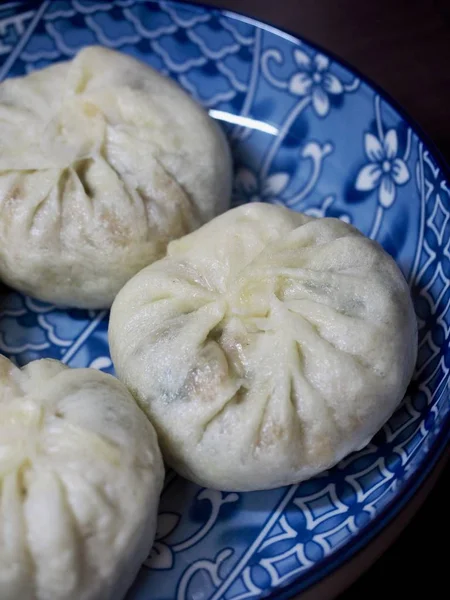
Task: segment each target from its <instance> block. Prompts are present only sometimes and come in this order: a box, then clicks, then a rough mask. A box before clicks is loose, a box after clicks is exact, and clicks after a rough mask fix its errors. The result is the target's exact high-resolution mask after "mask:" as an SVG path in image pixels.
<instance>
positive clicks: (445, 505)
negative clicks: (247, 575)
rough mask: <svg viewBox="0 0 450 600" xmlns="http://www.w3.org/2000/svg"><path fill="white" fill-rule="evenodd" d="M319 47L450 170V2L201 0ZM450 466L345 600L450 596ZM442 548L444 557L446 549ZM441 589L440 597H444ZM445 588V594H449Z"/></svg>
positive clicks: (441, 0) (388, 599)
mask: <svg viewBox="0 0 450 600" xmlns="http://www.w3.org/2000/svg"><path fill="white" fill-rule="evenodd" d="M203 4H209V5H213V6H218V7H222V8H227V9H229V10H235V11H238V12H241V13H245V14H247V15H249V16H252V17H255V18H257V19H262V20H264V21H266V22H269V23H271V24H273V25H276V26H278V27H281V28H285V29H288V30H289V31H290V32H291V33H294V34H297V35H298V36H299V37H302V36H304V37H305V38H306V39H309V40H311V41H312V42H315V43H316V44H319V45H321V46H322V47H323V48H325V49H328V50H330V51H332V52H333V53H334V54H336V55H337V56H339V57H342V58H343V59H345V60H346V61H347V62H349V63H350V64H352V65H354V66H355V67H357V69H358V70H359V71H361V72H362V73H364V74H366V75H367V76H368V77H369V78H370V79H372V80H373V81H375V82H376V83H378V84H379V85H380V86H381V87H382V88H384V89H385V90H386V91H387V92H388V93H389V94H390V95H391V96H392V97H393V98H395V99H396V100H397V102H399V103H400V104H401V105H402V106H403V107H404V108H405V110H406V111H407V112H408V113H409V114H410V116H411V117H413V118H414V119H415V120H416V121H417V122H418V123H419V125H420V126H421V127H422V129H424V131H426V133H428V135H429V136H430V137H431V138H432V139H433V140H434V142H435V143H436V144H437V146H438V148H439V149H440V150H441V152H442V154H443V155H444V157H445V158H446V160H447V162H448V163H449V164H450V0H203ZM449 490H450V466H447V468H446V469H445V470H444V472H443V474H442V475H441V476H440V478H439V481H438V484H437V485H436V486H435V488H434V490H433V491H432V492H431V494H430V496H429V497H428V499H427V500H426V502H425V504H424V505H423V506H422V508H421V509H420V510H419V511H418V513H417V514H416V515H415V516H414V518H413V520H412V522H411V523H410V524H409V525H408V526H407V528H406V529H405V530H404V532H403V533H402V534H401V535H400V537H399V538H398V540H397V541H396V542H395V543H394V544H393V545H392V546H391V547H390V549H389V550H387V551H386V552H385V553H384V555H383V556H382V558H381V559H379V560H378V562H377V563H375V565H374V566H373V567H371V568H370V569H369V570H368V571H367V573H366V574H364V575H363V576H362V577H361V578H360V579H359V580H358V581H357V582H356V583H355V584H353V585H352V586H351V587H350V588H349V589H348V591H346V592H345V593H344V594H342V595H341V596H340V597H339V600H356V599H358V600H360V599H361V598H366V597H367V595H368V594H370V598H374V599H378V598H380V599H381V598H386V599H387V600H391V599H395V600H396V599H397V598H408V597H415V596H416V595H418V594H420V593H424V592H425V593H426V594H427V596H428V597H429V598H444V597H448V577H449V566H448V565H447V562H448V560H447V555H448V551H447V546H446V542H447V540H448V538H449V536H450V493H449ZM441 548H442V551H441ZM441 590H442V591H441ZM444 590H447V591H444Z"/></svg>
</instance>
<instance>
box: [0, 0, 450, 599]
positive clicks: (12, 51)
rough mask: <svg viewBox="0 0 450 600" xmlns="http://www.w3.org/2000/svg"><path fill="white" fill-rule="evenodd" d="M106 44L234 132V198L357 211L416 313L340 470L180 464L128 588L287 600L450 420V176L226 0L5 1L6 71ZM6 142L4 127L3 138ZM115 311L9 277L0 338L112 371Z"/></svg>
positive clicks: (402, 479) (357, 540)
mask: <svg viewBox="0 0 450 600" xmlns="http://www.w3.org/2000/svg"><path fill="white" fill-rule="evenodd" d="M87 44H103V45H105V46H109V47H112V48H116V49H120V50H121V51H123V52H127V53H129V54H132V55H133V56H135V57H137V58H139V59H141V60H143V61H145V62H147V63H148V64H150V65H152V66H153V67H156V68H157V69H159V70H160V71H162V72H163V73H166V74H167V75H169V76H170V77H173V78H174V79H175V80H176V81H178V82H179V83H180V84H181V85H182V86H183V87H184V88H185V89H186V90H188V92H189V93H190V94H192V95H193V96H194V97H195V98H197V100H198V101H199V102H201V103H202V104H203V105H204V106H206V107H207V108H208V109H209V111H210V113H211V115H212V116H213V117H214V118H216V119H218V120H220V121H221V123H222V124H223V126H224V128H225V129H226V131H227V133H228V136H229V140H230V144H231V146H232V149H233V154H234V158H235V187H234V198H233V202H234V203H235V204H238V203H241V202H246V201H252V200H262V201H265V202H277V203H281V204H285V205H286V206H289V207H290V208H293V209H295V210H300V211H305V212H307V213H309V214H311V215H316V216H321V215H326V216H333V217H339V218H341V219H345V220H346V221H349V222H351V223H354V224H355V225H356V226H357V227H359V229H361V231H363V232H364V233H365V234H367V235H370V236H371V237H373V238H376V239H377V240H378V241H379V242H380V243H381V244H382V245H383V246H384V248H385V249H386V250H387V251H388V252H390V253H391V254H392V255H393V256H394V257H395V259H396V260H397V262H398V263H399V265H400V267H401V268H402V270H403V272H404V274H405V276H406V278H407V279H408V281H409V282H410V285H411V288H412V291H413V295H414V299H415V306H416V310H417V316H418V319H419V326H420V351H419V361H418V366H417V371H416V375H415V378H414V381H413V382H412V384H411V386H410V388H409V391H408V395H407V396H406V398H405V399H404V401H403V402H402V404H401V406H400V407H399V409H398V410H397V412H396V413H395V414H394V416H393V417H392V418H391V419H390V421H389V422H388V423H387V425H386V426H385V427H384V428H383V430H382V431H381V432H380V433H379V434H378V435H377V436H376V438H375V439H374V440H373V442H372V443H371V444H369V446H367V448H365V449H364V450H362V451H361V452H358V453H357V454H353V455H351V456H350V457H348V458H347V459H346V460H344V461H343V462H342V463H340V464H339V465H338V466H337V467H336V468H334V469H333V470H331V471H329V472H327V473H323V474H322V475H320V476H318V477H316V478H314V479H312V480H310V481H307V482H305V483H302V484H300V485H294V486H291V487H288V488H282V489H276V490H272V491H268V492H255V493H241V494H237V493H221V492H217V491H211V490H207V489H202V488H200V487H198V486H196V485H193V484H191V483H188V482H186V481H185V480H183V479H181V478H179V477H177V476H175V475H174V474H173V473H169V474H168V476H167V481H166V486H165V489H164V493H163V496H162V501H161V509H160V511H161V512H160V516H159V525H158V532H157V537H156V542H155V545H154V548H153V550H152V552H151V554H150V556H149V558H148V560H147V562H146V564H145V566H144V567H143V568H142V570H141V572H140V574H139V577H138V579H137V581H136V583H135V585H134V587H133V589H132V590H131V592H130V594H129V600H144V599H147V600H148V599H149V598H152V600H172V599H177V600H244V599H251V598H261V597H266V596H270V597H271V598H287V597H289V596H291V595H292V594H294V593H296V592H299V591H302V590H305V589H307V588H308V587H309V586H311V585H312V584H313V583H314V582H315V581H317V580H318V579H319V578H321V577H323V576H324V575H325V574H327V573H329V572H331V571H332V570H334V569H335V568H336V567H338V566H339V565H341V564H343V562H344V561H346V560H347V559H348V558H349V557H350V556H351V555H353V554H354V553H355V552H356V551H357V550H358V549H360V548H361V547H363V546H364V545H365V544H367V543H368V542H369V541H370V540H371V539H372V538H373V536H374V535H375V534H376V533H377V532H379V531H380V530H381V528H383V527H384V526H385V525H386V523H387V522H389V521H390V520H391V519H392V518H393V517H394V516H395V515H396V514H397V513H398V511H399V510H400V508H401V507H402V506H403V505H404V504H405V503H406V502H407V501H408V499H410V498H411V496H412V495H413V494H414V493H415V491H416V490H417V488H418V486H419V484H420V483H421V482H422V481H423V480H424V478H425V477H426V476H427V474H428V472H429V471H430V469H431V468H432V467H433V465H434V464H435V462H436V461H437V459H438V457H439V455H440V453H441V452H442V450H443V447H444V446H445V444H446V442H447V441H448V437H449V434H450V428H449V413H450V410H449V409H450V399H449V389H448V380H449V377H448V374H449V368H450V350H449V339H450V310H449V309H450V223H449V219H450V189H449V184H448V181H449V180H448V179H446V175H445V172H444V170H443V166H442V165H441V164H440V162H439V159H438V157H437V156H436V154H435V152H434V150H433V149H431V148H430V144H429V143H428V142H427V141H425V140H424V138H423V136H422V135H421V134H419V133H418V132H417V129H416V127H415V126H414V124H412V123H411V121H410V120H409V119H408V118H407V117H405V115H404V114H403V113H402V112H401V111H399V110H398V109H396V108H394V107H393V105H392V102H391V101H389V100H387V99H386V97H385V95H384V94H383V93H382V92H380V91H379V90H377V89H374V87H373V86H372V85H370V84H368V83H367V82H366V81H365V80H364V79H361V78H360V77H359V76H358V75H356V74H355V73H354V72H352V70H351V69H349V68H347V67H344V66H343V65H342V64H340V63H339V62H338V61H336V60H335V59H334V58H330V57H329V56H327V55H326V53H324V52H323V51H321V50H318V49H317V48H315V47H313V46H311V45H310V44H308V43H305V42H303V41H300V40H298V39H296V38H294V37H292V36H290V35H287V34H285V33H282V32H280V31H277V30H275V29H273V28H271V27H268V26H266V25H262V24H260V23H257V22H255V21H253V20H251V19H247V18H245V17H241V16H238V15H235V14H232V13H228V12H224V11H218V10H209V9H205V8H199V7H194V6H190V5H187V4H177V3H172V2H161V3H159V2H152V1H148V0H116V1H115V2H94V1H92V0H53V1H45V2H42V3H41V2H38V3H36V2H6V3H5V2H4V3H2V5H1V7H0V77H8V76H12V75H22V74H24V73H28V72H29V71H32V70H33V69H37V68H40V67H43V66H45V65H47V64H49V63H52V62H55V61H59V60H63V59H68V58H71V57H72V56H73V55H74V54H75V53H76V52H77V51H78V50H79V49H80V48H81V47H82V46H84V45H87ZM0 143H1V141H0ZM107 326H108V314H107V313H106V312H105V311H101V312H95V311H80V310H66V311H62V310H56V309H54V308H53V307H52V306H49V305H47V304H44V303H42V302H38V301H36V300H33V299H31V298H27V297H24V296H22V295H20V294H17V293H14V292H7V293H6V295H5V296H4V297H2V300H1V305H0V351H1V352H3V353H5V354H7V355H8V356H10V357H11V358H12V359H13V360H15V361H16V362H17V363H18V364H19V365H22V364H24V363H26V362H28V361H30V360H33V359H37V358H42V357H54V358H58V359H61V360H62V361H63V362H65V363H67V364H70V365H72V366H74V367H86V366H90V367H96V368H98V369H102V370H104V371H107V372H112V366H111V360H110V358H109V352H108V344H107V336H106V332H107Z"/></svg>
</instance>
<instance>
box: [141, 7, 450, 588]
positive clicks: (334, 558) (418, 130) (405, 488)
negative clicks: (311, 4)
mask: <svg viewBox="0 0 450 600" xmlns="http://www.w3.org/2000/svg"><path fill="white" fill-rule="evenodd" d="M150 2H151V3H152V4H159V5H160V4H161V3H164V4H168V5H173V6H182V7H190V8H193V9H200V10H203V11H205V12H209V13H212V14H219V15H222V16H225V17H227V18H230V19H235V20H238V21H241V22H244V23H248V24H249V25H252V26H254V27H258V28H260V29H263V30H264V31H267V32H269V33H272V34H274V35H277V36H279V37H282V38H283V39H285V40H286V41H289V42H294V43H299V42H304V43H305V44H306V45H308V46H309V47H310V48H312V49H313V50H315V51H316V52H320V53H322V54H324V55H326V56H328V57H329V58H330V59H331V60H332V61H333V62H335V63H337V64H338V65H340V66H342V67H344V68H345V69H347V70H348V71H349V72H350V73H352V74H354V75H355V76H356V77H358V78H359V79H360V80H361V81H362V82H363V83H365V84H366V85H367V86H369V88H371V89H372V90H374V91H375V92H376V93H377V94H378V95H379V96H380V98H381V99H382V100H383V101H384V102H386V103H387V104H388V105H390V106H391V107H392V108H393V109H394V110H395V111H396V112H397V113H398V114H399V115H400V117H401V118H402V119H403V120H404V121H405V122H406V123H407V124H408V126H409V127H410V128H411V129H412V130H413V133H414V134H415V135H416V136H417V138H418V139H419V141H420V142H421V143H422V144H423V146H424V147H425V148H426V150H428V151H429V152H430V154H431V157H432V159H433V160H434V161H435V162H436V164H437V166H438V167H439V169H440V171H441V172H442V175H443V178H444V179H445V180H446V181H447V182H448V183H449V184H450V163H449V162H447V160H446V158H445V157H444V155H443V153H442V152H441V150H440V149H439V148H438V146H437V145H436V143H435V142H434V141H433V140H432V138H431V137H430V136H429V134H428V133H427V132H426V131H425V130H424V129H423V128H422V126H421V125H420V124H419V123H418V122H417V121H416V120H415V119H414V118H413V117H411V115H410V114H409V112H408V111H407V110H406V109H404V108H403V106H402V105H401V104H399V102H397V100H396V99H395V98H393V97H392V96H391V94H390V93H389V92H387V91H386V90H385V89H384V88H383V87H381V86H380V85H379V84H378V83H376V82H375V81H373V80H372V79H371V77H370V76H367V75H366V74H365V73H362V72H361V71H360V70H359V69H358V68H356V67H354V66H353V65H352V64H351V63H350V62H348V61H347V60H346V59H344V58H342V57H340V56H339V55H338V54H337V53H336V52H334V51H333V50H329V49H327V48H325V47H323V46H322V45H321V44H318V43H316V42H312V41H311V40H310V39H309V38H308V37H307V36H303V35H299V34H296V33H294V32H292V31H290V30H289V29H288V28H283V27H278V26H276V25H272V24H270V23H268V22H267V21H265V20H263V19H258V18H255V17H251V16H248V15H247V14H245V13H242V12H239V11H237V10H229V9H227V8H224V7H222V6H211V5H207V4H205V3H204V2H203V1H202V0H200V1H199V2H197V1H196V0H195V1H194V2H192V1H190V0H166V1H163V0H150ZM449 382H450V374H449V375H448V376H447V380H446V382H445V383H446V385H445V387H444V389H443V390H442V392H441V393H444V391H445V389H447V390H448V388H449ZM449 446H450V412H448V413H447V415H445V417H444V419H443V420H442V422H441V424H440V428H439V433H438V435H437V436H436V438H435V440H434V442H433V444H432V445H431V447H430V448H429V449H428V450H427V452H426V454H425V456H424V458H423V459H422V461H421V462H420V463H419V465H418V468H417V469H416V470H415V471H414V473H413V474H412V475H411V476H410V477H409V478H408V479H407V480H406V481H405V482H403V484H402V485H401V487H400V490H399V491H398V492H397V493H396V494H395V495H394V497H393V498H392V499H390V501H389V502H388V503H387V505H386V506H385V507H384V508H383V509H382V510H381V511H380V513H379V514H378V515H376V516H375V517H374V518H373V520H371V521H370V522H369V523H368V524H366V525H364V526H362V527H360V528H359V529H358V532H357V533H356V534H355V536H354V537H353V538H352V539H351V540H349V541H347V542H346V543H345V544H344V545H343V546H341V547H340V548H337V549H335V550H333V551H332V552H331V553H330V554H329V555H328V556H327V557H325V558H324V559H322V560H321V561H319V562H318V563H316V564H314V565H313V566H312V567H310V568H309V569H307V570H306V571H305V572H304V573H302V574H300V575H299V576H297V577H296V578H295V579H293V580H292V581H291V582H287V583H286V584H285V585H281V586H279V587H278V588H277V589H274V590H272V591H271V592H270V593H269V594H268V595H267V596H265V597H266V598H268V600H287V599H289V598H292V597H293V596H296V595H298V594H300V593H302V592H304V591H306V590H309V589H311V588H312V587H313V586H314V585H315V584H316V583H317V582H318V581H319V580H321V579H323V578H325V577H327V576H330V575H331V574H332V573H334V572H336V571H337V570H338V569H339V568H341V567H343V566H344V565H346V564H348V563H349V562H350V560H351V559H352V558H353V557H354V556H355V555H356V554H357V553H358V552H359V551H360V550H362V549H363V548H365V547H367V546H368V545H369V544H370V542H372V541H373V540H374V539H375V538H376V537H377V536H378V535H379V534H380V533H381V532H382V531H383V530H384V529H385V528H386V527H387V526H388V525H389V524H391V523H392V522H393V521H394V519H395V518H396V517H397V516H398V515H399V514H400V513H401V511H402V510H403V509H404V508H405V507H406V506H407V504H408V503H409V501H410V500H411V498H412V496H413V495H414V494H415V493H416V492H417V490H418V489H419V488H420V487H421V486H422V485H423V484H424V483H425V482H426V480H427V479H428V477H429V476H430V474H431V472H432V471H433V469H434V467H435V466H436V464H437V463H438V461H439V459H440V458H442V456H443V454H444V452H445V450H446V448H448V447H449Z"/></svg>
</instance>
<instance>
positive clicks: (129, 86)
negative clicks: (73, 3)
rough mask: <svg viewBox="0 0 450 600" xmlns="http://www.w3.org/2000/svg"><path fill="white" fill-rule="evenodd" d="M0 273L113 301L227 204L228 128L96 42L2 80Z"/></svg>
mask: <svg viewBox="0 0 450 600" xmlns="http://www.w3.org/2000/svg"><path fill="white" fill-rule="evenodd" d="M0 138H1V144H0V278H1V279H3V280H4V281H5V282H6V283H8V284H9V285H11V286H12V287H15V288H17V289H19V290H20V291H22V292H25V293H27V294H30V295H32V296H35V297H37V298H40V299H41V300H45V301H49V302H53V303H56V304H64V305H70V306H76V307H80V308H105V307H109V306H110V305H111V303H112V301H113V299H114V296H115V295H116V293H117V292H118V291H119V289H120V288H121V287H122V286H123V284H124V283H125V282H126V281H127V280H128V279H129V278H130V277H131V276H132V275H134V274H135V273H137V272H138V271H139V270H140V269H141V268H142V267H144V266H146V265H148V264H150V263H151V262H153V261H154V260H156V259H158V258H160V257H161V256H163V255H164V254H165V251H166V246H167V243H168V242H169V241H170V240H172V239H175V238H178V237H180V236H182V235H184V234H186V233H188V232H190V231H192V230H194V229H196V228H197V227H199V226H200V225H201V224H203V223H205V222H206V221H209V220H210V219H211V218H213V217H214V216H215V215H217V214H218V213H220V212H222V211H224V210H226V208H228V202H229V197H230V186H231V161H230V153H229V149H228V146H227V143H226V140H225V137H224V135H223V133H222V132H221V130H220V128H219V127H218V126H217V125H216V123H215V122H214V121H213V120H212V119H211V118H210V117H209V116H208V115H207V113H206V112H205V111H204V110H203V109H202V108H201V107H200V106H199V105H197V104H196V102H194V101H193V100H192V99H191V98H189V96H188V95H187V94H186V93H185V92H184V91H183V90H182V89H181V88H180V87H179V86H178V85H177V84H175V83H174V82H173V81H171V80H169V79H168V78H166V77H163V76H162V75H160V74H158V73H157V72H156V71H154V70H153V69H152V68H150V67H148V66H147V65H145V64H144V63H141V62H138V61H137V60H135V59H133V58H131V57H130V56H127V55H125V54H121V53H119V52H115V51H112V50H107V49H105V48H101V47H89V48H85V49H83V50H81V51H80V52H79V54H78V55H77V56H76V57H75V58H74V59H73V60H72V61H70V62H65V63H59V64H55V65H53V66H50V67H47V68H45V69H42V70H41V71H37V72H34V73H32V74H30V75H27V76H25V77H20V78H16V79H8V80H6V81H5V82H3V83H1V84H0Z"/></svg>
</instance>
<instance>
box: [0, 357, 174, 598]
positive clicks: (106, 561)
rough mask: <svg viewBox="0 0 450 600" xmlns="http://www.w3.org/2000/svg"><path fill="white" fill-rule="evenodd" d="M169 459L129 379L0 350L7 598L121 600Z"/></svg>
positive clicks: (1, 583) (0, 534)
mask: <svg viewBox="0 0 450 600" xmlns="http://www.w3.org/2000/svg"><path fill="white" fill-rule="evenodd" d="M163 472H164V468H163V464H162V459H161V455H160V452H159V448H158V443H157V440H156V435H155V431H154V429H153V427H152V426H151V424H150V423H149V421H148V419H147V418H146V417H145V415H144V414H143V413H142V411H141V410H140V409H139V407H138V406H137V404H136V403H135V401H134V400H133V398H132V396H131V395H130V393H129V392H128V391H127V390H126V388H125V387H124V386H123V385H122V384H121V383H120V382H119V381H117V380H116V379H115V378H114V377H112V376H111V375H105V374H104V373H101V372H99V371H95V370H94V369H69V368H67V367H65V366H64V365H63V364H61V363H60V362H58V361H54V360H39V361H35V362H32V363H30V364H28V365H27V366H26V367H24V368H23V369H18V368H17V367H15V366H14V365H13V364H12V363H11V362H10V361H9V360H8V359H6V358H5V357H3V356H0V598H1V600H120V599H122V598H123V597H124V595H125V593H126V590H127V589H128V587H129V586H130V585H131V583H132V582H133V579H134V577H135V576H136V573H137V571H138V569H139V567H140V566H141V564H142V562H143V561H144V560H145V558H146V556H147V554H148V552H149V549H150V547H151V544H152V541H153V537H154V534H155V527H156V515H157V506H158V500H159V495H160V492H161V487H162V483H163Z"/></svg>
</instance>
